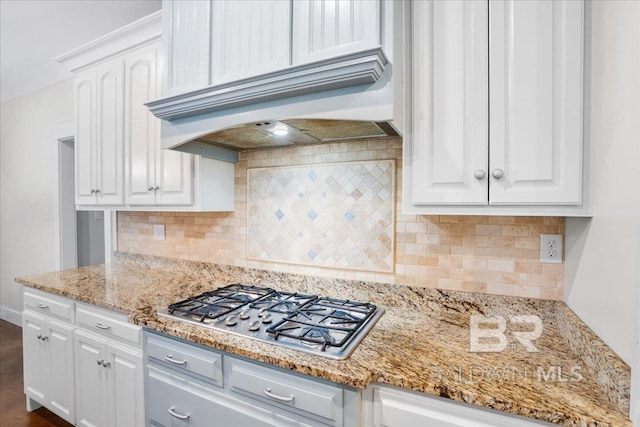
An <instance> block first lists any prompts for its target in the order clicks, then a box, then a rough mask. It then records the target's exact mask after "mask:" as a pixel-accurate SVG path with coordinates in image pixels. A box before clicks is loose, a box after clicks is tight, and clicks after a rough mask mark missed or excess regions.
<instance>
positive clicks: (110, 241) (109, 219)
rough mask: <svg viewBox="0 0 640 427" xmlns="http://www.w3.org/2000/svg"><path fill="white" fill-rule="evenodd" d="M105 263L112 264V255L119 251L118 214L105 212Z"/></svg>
mask: <svg viewBox="0 0 640 427" xmlns="http://www.w3.org/2000/svg"><path fill="white" fill-rule="evenodd" d="M103 218H104V263H105V264H109V263H111V259H112V257H111V255H112V254H113V252H115V251H117V250H118V225H117V224H118V212H116V211H108V210H105V211H104V217H103Z"/></svg>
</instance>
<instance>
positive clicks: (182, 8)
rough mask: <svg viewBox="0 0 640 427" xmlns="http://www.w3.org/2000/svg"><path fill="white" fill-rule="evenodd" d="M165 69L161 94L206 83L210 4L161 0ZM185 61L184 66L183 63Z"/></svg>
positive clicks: (190, 88)
mask: <svg viewBox="0 0 640 427" xmlns="http://www.w3.org/2000/svg"><path fill="white" fill-rule="evenodd" d="M162 10H163V16H162V19H163V23H162V25H163V31H162V33H163V35H164V37H166V39H165V43H164V47H165V52H164V57H165V59H166V60H165V62H164V64H165V69H164V70H165V72H164V73H163V74H164V79H165V80H164V85H163V91H162V94H163V96H173V95H177V94H180V93H184V92H188V91H191V90H195V89H198V88H201V87H205V86H207V85H208V84H209V64H210V58H209V53H210V40H211V34H210V23H211V3H210V1H202V0H181V1H172V0H163V2H162ZM186 64H188V66H185V65H186Z"/></svg>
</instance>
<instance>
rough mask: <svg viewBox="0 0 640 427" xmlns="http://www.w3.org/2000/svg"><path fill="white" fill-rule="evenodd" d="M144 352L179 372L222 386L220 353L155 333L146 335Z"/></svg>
mask: <svg viewBox="0 0 640 427" xmlns="http://www.w3.org/2000/svg"><path fill="white" fill-rule="evenodd" d="M146 354H147V355H148V357H149V359H150V360H152V361H153V362H161V363H163V364H165V365H166V366H170V367H172V368H174V369H176V370H178V371H179V372H185V373H189V374H195V375H199V376H201V377H204V378H206V379H207V380H208V381H210V382H211V383H213V384H214V385H217V386H219V387H222V386H223V385H224V381H223V379H222V355H221V354H218V353H215V352H213V351H210V350H205V349H202V348H198V347H195V346H193V345H188V344H185V343H181V342H179V341H175V340H172V339H168V338H163V337H160V336H156V335H148V336H147V347H146Z"/></svg>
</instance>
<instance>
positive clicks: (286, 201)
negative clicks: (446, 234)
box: [247, 160, 395, 273]
mask: <svg viewBox="0 0 640 427" xmlns="http://www.w3.org/2000/svg"><path fill="white" fill-rule="evenodd" d="M394 163H395V162H394V160H369V161H364V162H355V163H353V162H346V163H328V164H319V165H307V166H284V167H272V168H257V169H249V170H248V174H247V177H248V182H247V192H248V200H247V258H248V259H252V260H258V261H261V260H262V261H277V262H284V263H291V264H301V265H311V266H317V267H329V268H343V269H351V270H363V271H371V272H385V273H393V270H394V262H393V256H394V250H393V249H394V248H393V243H394V234H393V227H394V212H395V209H394V202H393V201H394V200H395V192H394V190H395V188H394V180H395V171H394Z"/></svg>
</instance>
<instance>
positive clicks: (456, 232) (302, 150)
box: [118, 137, 564, 299]
mask: <svg viewBox="0 0 640 427" xmlns="http://www.w3.org/2000/svg"><path fill="white" fill-rule="evenodd" d="M401 146H402V140H401V139H400V138H397V137H396V138H385V139H380V140H368V141H353V142H342V143H335V144H323V145H315V146H307V147H297V148H276V149H268V150H261V151H253V152H244V153H240V161H239V162H238V163H237V164H236V167H235V174H236V177H235V197H236V206H235V211H234V212H230V213H172V212H120V213H119V214H118V249H119V250H120V251H123V252H132V253H139V254H148V255H158V256H166V257H171V258H181V259H190V260H197V261H205V262H214V263H219V264H230V265H237V266H245V267H254V268H264V269H272V270H278V271H289V272H299V273H303V274H311V275H320V276H328V277H337V278H345V279H356V280H374V281H379V282H384V283H398V284H406V285H416V286H423V287H430V288H441V289H454V290H463V291H473V292H484V293H492V294H502V295H515V296H528V297H534V298H548V299H562V292H563V274H564V272H563V265H562V264H541V263H540V262H539V235H540V234H541V233H560V234H564V218H551V217H546V218H545V217H538V218H533V217H489V216H416V215H402V214H401V213H400V212H401V208H400V206H401V200H400V197H401V194H402V182H401V176H402V175H401V173H402V171H401V169H402V161H401V160H402V148H401ZM373 159H378V160H381V159H395V160H396V161H395V164H396V186H397V188H396V194H397V197H396V200H395V202H396V203H395V205H396V211H397V212H396V217H395V264H396V265H395V272H394V273H381V272H378V273H373V272H363V271H355V270H345V269H333V268H318V267H314V266H300V265H289V264H287V263H283V262H279V263H278V262H265V261H262V260H261V261H256V260H250V259H247V240H251V239H255V238H259V236H251V235H248V234H247V168H261V167H271V166H290V165H309V164H322V163H332V162H351V161H362V160H373ZM291 197H292V198H297V197H298V193H297V192H295V194H292V195H291ZM275 211H276V210H275V209H274V212H275ZM153 224H166V240H165V241H156V240H154V239H153ZM331 231H332V232H335V233H339V234H340V235H341V236H342V238H343V239H344V240H346V239H347V238H349V237H350V236H349V231H348V228H341V229H332V230H331ZM338 240H339V239H338ZM300 249H301V250H303V251H305V253H306V251H307V249H306V248H300ZM365 249H366V248H365Z"/></svg>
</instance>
